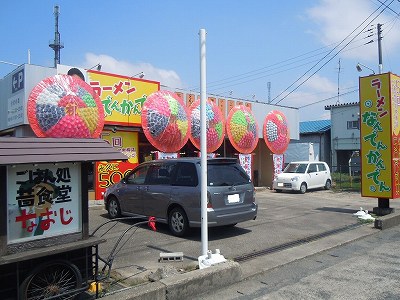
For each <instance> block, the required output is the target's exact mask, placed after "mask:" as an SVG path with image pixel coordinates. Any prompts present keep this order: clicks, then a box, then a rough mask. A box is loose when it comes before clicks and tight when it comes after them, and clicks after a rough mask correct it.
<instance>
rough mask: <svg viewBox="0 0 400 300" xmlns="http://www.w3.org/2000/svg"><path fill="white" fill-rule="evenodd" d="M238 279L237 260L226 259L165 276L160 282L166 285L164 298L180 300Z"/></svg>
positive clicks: (238, 266) (227, 284) (240, 276)
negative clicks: (207, 266) (201, 267)
mask: <svg viewBox="0 0 400 300" xmlns="http://www.w3.org/2000/svg"><path fill="white" fill-rule="evenodd" d="M240 280H242V270H241V268H240V265H239V264H238V263H237V262H233V261H226V262H222V263H219V264H216V265H213V266H211V267H209V268H205V269H202V270H195V271H191V272H187V273H183V274H179V275H177V276H174V277H171V278H165V279H162V280H160V282H161V283H163V284H165V286H166V295H167V298H166V299H168V300H178V299H179V300H181V299H190V298H191V297H192V296H193V295H200V294H202V293H205V292H209V291H211V290H215V289H218V288H221V287H225V286H229V285H231V284H234V283H237V282H239V281H240Z"/></svg>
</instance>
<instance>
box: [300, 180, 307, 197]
mask: <svg viewBox="0 0 400 300" xmlns="http://www.w3.org/2000/svg"><path fill="white" fill-rule="evenodd" d="M305 192H307V183H305V182H303V183H302V184H301V186H300V193H302V194H304V193H305Z"/></svg>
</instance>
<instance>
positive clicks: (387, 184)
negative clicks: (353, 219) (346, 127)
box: [360, 73, 400, 198]
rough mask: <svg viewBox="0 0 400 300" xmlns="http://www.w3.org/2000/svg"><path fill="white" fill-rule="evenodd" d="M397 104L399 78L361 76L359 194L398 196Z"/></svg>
mask: <svg viewBox="0 0 400 300" xmlns="http://www.w3.org/2000/svg"><path fill="white" fill-rule="evenodd" d="M399 105H400V77H398V76H396V75H394V74H391V73H385V74H380V75H373V76H368V77H362V78H360V116H361V176H362V177H361V178H362V188H361V194H362V196H365V197H377V198H398V197H400V182H399V181H400V180H399V128H400V125H399V112H400V110H399Z"/></svg>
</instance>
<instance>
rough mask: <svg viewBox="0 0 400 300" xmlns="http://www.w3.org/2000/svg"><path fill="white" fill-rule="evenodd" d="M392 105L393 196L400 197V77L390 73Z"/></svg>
mask: <svg viewBox="0 0 400 300" xmlns="http://www.w3.org/2000/svg"><path fill="white" fill-rule="evenodd" d="M390 94H391V100H392V101H391V102H392V104H391V107H392V176H393V178H392V182H393V183H392V189H393V195H392V198H400V121H399V115H400V77H399V76H397V75H394V74H390Z"/></svg>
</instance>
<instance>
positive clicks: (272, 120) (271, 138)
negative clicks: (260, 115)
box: [263, 110, 290, 154]
mask: <svg viewBox="0 0 400 300" xmlns="http://www.w3.org/2000/svg"><path fill="white" fill-rule="evenodd" d="M263 136H264V141H265V143H266V144H267V147H268V148H269V149H270V150H271V152H272V153H275V154H283V153H284V152H285V151H286V149H287V147H288V145H289V142H290V134H289V127H288V122H287V120H286V117H285V115H284V114H283V113H282V112H280V111H278V110H273V111H271V112H269V113H268V114H267V116H266V117H265V120H264V126H263Z"/></svg>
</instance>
